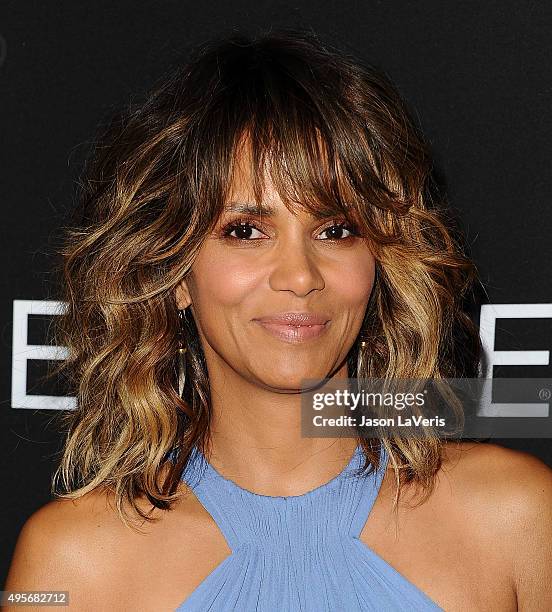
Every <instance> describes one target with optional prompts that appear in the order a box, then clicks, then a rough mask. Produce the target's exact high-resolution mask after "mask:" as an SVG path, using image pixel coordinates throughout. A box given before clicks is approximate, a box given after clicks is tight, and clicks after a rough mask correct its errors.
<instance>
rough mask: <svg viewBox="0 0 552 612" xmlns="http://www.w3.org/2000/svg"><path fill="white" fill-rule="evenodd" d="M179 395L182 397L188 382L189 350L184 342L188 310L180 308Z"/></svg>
mask: <svg viewBox="0 0 552 612" xmlns="http://www.w3.org/2000/svg"><path fill="white" fill-rule="evenodd" d="M178 322H179V325H178V356H177V358H178V395H179V396H180V397H182V392H183V391H184V383H185V382H186V351H187V350H188V349H187V348H186V346H185V344H184V330H183V327H184V325H185V323H186V311H185V309H184V310H180V309H179V310H178Z"/></svg>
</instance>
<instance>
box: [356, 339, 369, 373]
mask: <svg viewBox="0 0 552 612" xmlns="http://www.w3.org/2000/svg"><path fill="white" fill-rule="evenodd" d="M367 348H368V342H367V341H366V340H361V341H360V342H359V347H358V354H357V378H362V376H361V374H364V372H363V371H362V370H363V369H364V364H365V359H364V351H366V349H367Z"/></svg>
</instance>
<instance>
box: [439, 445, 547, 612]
mask: <svg viewBox="0 0 552 612" xmlns="http://www.w3.org/2000/svg"><path fill="white" fill-rule="evenodd" d="M439 480H440V485H439V486H443V485H444V486H445V487H448V488H449V489H450V491H451V494H452V496H453V497H454V498H455V499H456V501H458V502H459V503H460V505H463V506H465V508H466V511H468V509H469V510H470V515H469V516H471V517H473V518H474V521H475V525H474V528H475V529H477V528H479V529H480V530H481V531H483V530H485V531H487V532H488V533H490V534H491V536H492V540H494V541H495V543H496V544H495V546H496V550H497V551H498V552H499V553H500V554H504V555H505V561H506V562H507V565H508V566H509V568H510V572H511V577H512V582H513V585H514V588H515V592H516V598H517V604H518V609H519V610H543V609H552V591H550V589H549V587H548V585H549V584H550V583H551V582H552V469H551V468H550V467H548V466H547V465H546V464H545V463H544V462H543V461H541V460H540V459H539V458H537V457H535V456H534V455H531V454H530V453H527V452H523V451H517V450H512V449H509V448H506V447H503V446H500V445H498V444H488V443H480V442H463V443H460V444H451V445H450V446H448V445H447V448H446V450H445V452H444V461H443V467H442V469H441V472H440V474H439Z"/></svg>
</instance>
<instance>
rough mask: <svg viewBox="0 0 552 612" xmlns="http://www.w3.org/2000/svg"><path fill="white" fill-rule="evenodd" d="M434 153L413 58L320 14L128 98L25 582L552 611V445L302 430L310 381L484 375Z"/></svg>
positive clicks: (204, 603)
mask: <svg viewBox="0 0 552 612" xmlns="http://www.w3.org/2000/svg"><path fill="white" fill-rule="evenodd" d="M430 167H431V160H430V158H429V154H428V150H427V147H426V146H425V145H424V142H423V140H422V138H421V136H420V135H419V134H418V133H417V131H416V129H415V128H414V127H413V124H412V122H411V120H410V119H409V116H408V114H407V112H406V111H405V108H404V105H403V103H402V102H401V100H400V97H399V95H398V94H397V92H396V91H395V90H394V88H393V87H392V86H391V85H390V83H389V82H388V81H387V79H386V78H384V77H383V76H382V75H380V74H378V72H376V71H375V70H373V69H372V68H370V67H366V66H362V65H361V64H359V63H358V62H356V61H354V60H352V59H350V58H348V57H346V56H345V55H343V54H341V53H339V52H337V51H335V50H330V49H328V48H326V47H324V45H322V44H321V43H320V42H319V41H318V40H317V39H316V38H315V37H313V36H310V35H307V34H301V33H293V32H281V33H279V34H272V35H263V36H259V37H257V38H255V39H249V38H246V37H243V36H239V35H234V36H232V37H230V38H228V39H225V40H223V41H215V42H212V43H210V44H208V45H205V46H204V47H202V48H201V49H199V50H198V52H197V53H196V54H195V56H194V57H193V58H192V60H191V61H190V62H189V64H187V65H186V66H185V67H184V68H183V69H182V70H180V71H178V72H176V73H175V74H174V75H173V76H172V77H171V78H169V79H166V80H165V81H164V82H163V83H162V84H161V85H160V86H159V88H158V89H157V90H156V91H155V92H154V93H153V94H152V95H151V96H150V97H149V98H148V99H147V101H146V102H145V103H143V104H142V105H140V106H139V107H137V108H132V109H130V111H129V113H128V114H127V115H126V116H124V117H123V120H122V121H120V122H114V123H113V124H112V125H111V126H110V129H109V130H108V131H107V132H106V134H105V136H104V139H103V140H102V141H101V142H100V143H99V145H98V146H97V148H96V151H95V155H94V156H93V158H92V161H91V164H90V167H89V174H88V177H87V180H86V181H85V182H84V190H83V197H82V210H83V220H82V223H80V225H79V226H78V227H77V228H73V229H72V230H69V232H68V238H67V241H66V246H65V249H64V252H63V256H64V281H65V287H66V295H65V299H66V301H67V304H68V310H67V313H66V315H65V317H64V318H63V319H62V327H61V332H62V334H63V335H62V337H61V339H60V341H59V342H60V343H63V344H65V345H66V346H67V347H69V354H70V359H69V360H68V361H67V363H66V364H65V367H67V368H69V372H70V373H71V376H72V380H74V381H75V382H76V395H77V400H78V408H77V410H76V411H74V413H72V414H69V415H68V419H69V431H68V436H67V440H66V445H65V448H64V454H63V457H62V461H61V465H60V468H59V470H58V472H57V473H56V475H55V484H56V485H59V487H58V488H59V489H62V491H61V493H63V495H59V497H60V498H59V499H57V500H55V501H53V502H51V503H49V504H47V505H46V506H44V507H43V508H41V509H40V510H38V511H37V512H36V513H35V514H34V515H33V516H32V517H31V518H30V519H29V520H28V521H27V523H26V524H25V526H24V528H23V530H22V532H21V535H20V537H19V540H18V544H17V548H16V552H15V554H14V560H13V563H12V567H11V571H10V575H9V578H8V582H7V585H6V587H5V588H6V589H7V590H18V589H19V590H21V589H25V590H41V589H42V590H46V589H47V590H54V589H59V590H64V591H69V598H70V606H71V607H73V608H74V609H76V610H103V609H105V610H141V611H146V610H147V611H149V610H152V611H158V610H174V609H178V610H194V611H195V610H253V609H256V610H270V611H272V610H285V611H288V610H293V611H294V610H308V611H311V610H313V611H314V610H317V611H318V610H347V611H349V610H383V609H385V610H438V609H445V610H447V611H457V610H458V611H460V610H462V611H464V610H501V611H506V610H516V609H517V610H543V609H552V599H551V598H550V592H549V588H548V585H549V584H550V582H551V580H552V574H551V567H552V563H551V561H552V559H551V556H550V543H551V535H552V534H551V531H552V527H551V520H550V503H551V501H552V475H551V470H550V469H549V468H548V467H546V466H545V465H544V464H543V463H542V462H541V461H539V460H538V459H536V458H533V457H532V456H530V455H528V454H525V453H520V452H516V451H512V450H508V449H505V448H501V447H499V446H497V445H492V444H481V443H479V444H478V443H465V442H464V443H462V442H451V441H449V442H445V441H444V440H443V439H440V438H438V437H435V436H434V437H430V438H427V439H415V438H413V437H410V438H398V437H396V436H393V437H381V438H370V439H368V438H363V437H362V436H358V437H355V438H350V437H341V436H339V437H334V438H306V437H302V435H301V428H300V426H301V422H300V412H301V411H300V399H301V390H302V381H303V380H305V379H323V378H329V379H335V380H339V379H346V378H348V377H353V378H354V377H356V376H370V377H391V378H393V377H397V378H401V377H402V378H408V377H411V378H430V377H435V378H442V377H462V376H468V377H469V376H476V375H477V365H478V359H479V354H480V353H479V350H480V345H479V339H478V333H477V329H476V327H475V326H474V325H473V324H472V323H471V321H470V319H469V317H468V316H467V314H466V313H465V312H464V311H463V310H462V300H463V298H465V297H466V295H467V294H468V292H469V290H470V289H471V287H472V285H473V282H474V279H475V278H476V274H475V268H474V265H473V263H472V262H471V261H470V260H469V259H468V257H467V256H466V255H464V253H463V252H462V249H461V247H460V244H459V241H458V239H457V238H455V237H454V236H453V233H452V230H451V229H450V228H449V227H448V225H449V223H448V222H447V215H446V212H445V211H444V209H443V208H442V207H441V206H440V202H439V201H438V199H436V198H435V191H434V190H432V189H431V188H430V187H431V185H430V184H429V172H430ZM432 194H433V195H432ZM180 387H183V388H180ZM362 468H363V469H362ZM58 493H60V491H58ZM136 519H138V520H136Z"/></svg>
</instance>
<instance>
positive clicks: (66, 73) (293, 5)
mask: <svg viewBox="0 0 552 612" xmlns="http://www.w3.org/2000/svg"><path fill="white" fill-rule="evenodd" d="M270 26H274V27H278V26H290V27H301V28H305V27H307V28H311V29H312V30H313V31H315V32H316V33H318V34H319V35H320V36H321V37H322V38H323V39H324V40H326V41H328V42H329V43H332V44H334V45H336V46H339V47H341V48H343V49H345V50H347V51H350V52H351V53H353V54H355V55H357V56H359V57H361V58H363V59H365V60H366V61H368V62H370V63H372V64H374V65H376V66H377V67H379V68H381V69H382V70H384V71H385V72H386V73H387V74H388V75H389V76H390V77H391V78H392V80H393V81H394V82H395V84H396V85H397V87H398V88H399V90H400V92H401V93H402V95H403V96H404V97H405V98H406V100H407V102H408V104H409V106H410V108H411V110H412V114H413V115H414V117H415V118H416V120H417V121H418V122H419V124H420V126H421V127H422V130H423V132H424V133H425V135H426V137H427V139H428V140H429V142H430V144H431V147H432V150H433V154H434V158H435V176H436V179H437V180H438V182H439V184H440V185H441V186H442V188H443V190H444V192H445V193H446V196H447V198H448V201H449V202H450V205H451V208H452V209H453V212H454V214H456V215H457V217H458V218H459V219H460V221H461V225H462V228H463V230H464V233H465V236H466V242H467V244H468V246H469V251H470V254H471V256H472V257H473V258H474V259H475V261H476V263H477V265H478V268H479V272H480V275H481V278H482V281H483V285H484V291H483V292H482V295H481V303H480V304H477V305H476V307H475V308H474V312H473V316H474V319H475V320H476V322H477V323H479V324H480V328H481V338H482V341H483V344H484V346H485V352H486V356H485V357H486V359H485V362H486V366H485V367H486V372H485V375H486V376H489V377H509V376H511V377H519V378H525V377H527V378H530V377H535V378H552V365H551V360H550V351H551V350H552V274H551V271H550V270H551V264H552V249H551V245H552V238H551V237H552V181H551V178H552V176H551V164H550V143H551V142H552V119H551V112H550V108H551V107H552V63H551V62H550V57H552V42H551V41H552V38H551V37H550V29H551V28H552V5H550V4H549V3H516V2H506V3H504V2H503V1H502V2H498V1H491V0H487V1H486V2H476V1H468V2H462V3H456V2H448V1H445V2H443V1H442V0H435V1H426V2H421V3H420V2H403V1H391V2H384V3H381V2H376V1H371V0H366V1H365V2H350V1H344V2H339V3H321V2H316V1H305V0H298V1H296V2H242V1H235V0H233V1H231V2H211V3H206V4H201V3H197V2H187V1H174V0H173V1H166V2H163V3H155V2H139V3H136V2H131V1H129V0H125V1H120V2H116V3H113V2H106V1H101V2H66V1H62V2H56V3H34V2H25V1H23V2H19V1H18V2H15V1H13V2H4V3H2V6H1V7H0V87H1V97H0V99H1V111H0V123H1V133H2V140H1V143H0V146H1V151H2V163H1V164H0V177H1V180H0V198H1V208H0V210H1V214H2V221H3V222H2V224H1V225H0V235H1V240H0V252H1V253H2V268H3V269H2V275H1V283H2V291H1V299H0V309H1V321H2V327H1V335H0V339H1V345H0V359H1V367H2V369H1V374H0V399H1V405H0V440H1V443H0V457H1V461H0V473H1V482H2V487H3V491H4V496H3V503H2V510H1V511H0V512H1V513H2V520H1V521H0V530H1V531H0V578H1V579H2V582H3V581H4V578H5V574H6V572H7V567H8V563H9V560H10V558H11V553H12V551H13V546H14V545H15V540H16V537H17V534H18V532H19V529H20V528H21V526H22V524H23V522H24V521H25V520H26V518H27V517H28V516H29V515H30V514H31V513H32V512H33V511H34V510H36V509H37V508H38V507H40V506H41V505H43V504H44V503H46V502H47V501H48V500H49V499H50V480H51V476H52V473H53V471H54V469H55V467H56V465H57V461H58V458H59V452H60V449H61V442H62V437H61V434H60V432H59V431H58V428H57V424H56V419H55V417H56V415H58V414H59V411H60V410H70V409H71V408H72V406H73V403H74V399H73V398H72V397H70V396H67V395H64V393H63V389H62V388H61V387H62V386H61V385H57V384H56V383H55V381H50V382H45V381H44V375H45V374H46V372H47V370H48V364H51V363H52V361H56V360H59V359H63V356H64V347H56V346H52V345H51V343H50V342H49V337H48V325H49V323H50V321H51V318H52V317H55V316H56V313H57V312H59V311H60V310H59V309H60V308H63V303H61V302H59V301H58V295H57V286H56V278H55V275H54V274H53V265H54V263H55V255H54V251H55V248H56V245H57V244H58V237H59V232H60V228H61V227H62V226H63V225H64V223H66V221H67V219H68V215H69V214H70V211H71V210H72V207H73V205H74V193H75V182H76V179H77V177H78V175H79V172H80V171H81V164H82V162H83V159H84V157H85V155H86V153H87V151H88V147H89V143H90V142H91V140H92V139H93V137H94V135H95V129H96V126H97V125H98V123H99V122H100V121H102V120H104V119H105V118H106V117H108V116H109V115H110V114H111V113H112V112H113V111H114V110H116V109H117V108H119V107H120V106H121V105H125V104H127V103H128V102H129V101H130V100H131V99H132V97H133V96H135V95H138V96H139V95H140V94H141V93H143V92H145V91H147V90H148V89H149V88H150V86H151V85H152V84H153V82H154V81H155V80H156V79H157V78H159V77H160V76H161V75H162V74H163V73H164V72H165V71H166V70H167V68H168V67H169V65H174V62H175V59H176V58H179V57H182V56H183V55H185V52H186V49H188V48H190V47H192V46H194V45H195V44H196V43H199V42H202V41H204V40H205V39H207V38H209V37H211V36H213V35H216V34H218V33H220V32H221V31H229V30H230V29H231V28H232V27H238V28H240V29H242V30H246V31H247V30H249V31H255V30H257V29H259V28H268V27H270ZM548 408H549V406H548V405H547V404H546V403H544V404H540V405H539V406H538V409H537V410H534V411H533V412H532V413H531V412H526V413H524V412H523V407H518V408H515V407H514V409H513V412H512V414H511V416H519V417H525V418H540V417H546V416H548ZM516 410H517V412H516ZM497 442H499V443H501V444H503V445H505V446H509V447H511V448H516V449H521V450H525V451H528V452H531V453H533V454H535V455H537V456H539V457H540V458H542V459H543V460H544V461H545V462H547V463H548V464H549V465H552V450H551V441H550V440H549V439H547V438H543V437H538V436H536V437H535V438H524V439H519V438H516V439H510V438H508V439H500V440H497Z"/></svg>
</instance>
